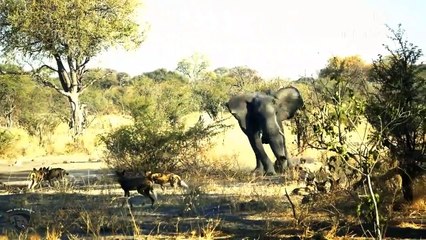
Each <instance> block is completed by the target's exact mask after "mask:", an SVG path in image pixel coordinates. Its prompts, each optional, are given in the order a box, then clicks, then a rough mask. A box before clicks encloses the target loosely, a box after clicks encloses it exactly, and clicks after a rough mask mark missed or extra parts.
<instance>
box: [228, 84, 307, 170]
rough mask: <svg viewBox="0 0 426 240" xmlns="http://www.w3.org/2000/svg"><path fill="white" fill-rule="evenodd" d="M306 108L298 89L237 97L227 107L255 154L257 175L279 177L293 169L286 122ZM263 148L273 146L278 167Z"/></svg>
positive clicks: (287, 88)
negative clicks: (286, 135)
mask: <svg viewBox="0 0 426 240" xmlns="http://www.w3.org/2000/svg"><path fill="white" fill-rule="evenodd" d="M302 106H303V99H302V96H301V94H300V92H299V90H297V89H296V88H295V87H284V88H281V89H279V90H278V91H276V92H267V93H266V92H265V93H264V92H256V93H246V94H241V95H236V96H233V97H232V98H231V99H230V100H229V101H228V102H227V103H226V107H227V108H228V110H229V111H230V112H231V114H232V115H233V116H234V117H235V118H236V119H237V120H238V123H239V125H240V127H241V130H242V131H243V132H244V133H245V134H246V135H247V137H248V140H249V142H250V145H251V147H252V149H253V151H254V154H255V156H256V168H255V171H258V172H260V173H264V174H266V175H275V174H276V172H280V173H282V172H283V171H284V170H285V168H287V167H288V166H289V165H290V163H289V161H288V160H289V155H288V152H287V148H286V144H285V137H284V128H283V125H282V121H284V120H287V119H290V118H292V117H293V116H294V115H295V113H296V112H297V110H299V109H300V108H301V107H302ZM263 144H269V145H270V147H271V149H272V152H273V153H274V155H275V157H276V161H275V165H273V164H272V161H271V160H270V159H269V157H268V155H267V154H266V152H265V150H264V148H263Z"/></svg>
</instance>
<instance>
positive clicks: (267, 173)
mask: <svg viewBox="0 0 426 240" xmlns="http://www.w3.org/2000/svg"><path fill="white" fill-rule="evenodd" d="M274 175H277V173H276V172H275V170H272V171H267V172H265V174H264V176H274Z"/></svg>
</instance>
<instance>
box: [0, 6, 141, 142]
mask: <svg viewBox="0 0 426 240" xmlns="http://www.w3.org/2000/svg"><path fill="white" fill-rule="evenodd" d="M138 2H139V1H137V0H106V1H96V0H87V1H80V0H69V1H60V0H37V1H32V0H3V1H1V4H0V47H1V48H2V52H3V53H5V54H7V55H8V56H14V57H17V58H19V57H21V56H22V57H24V58H27V59H29V60H30V61H31V63H32V64H33V65H36V66H35V68H36V69H37V70H38V71H36V72H37V73H40V70H42V69H49V70H50V71H52V72H53V73H55V74H56V76H57V77H58V80H52V79H49V78H47V77H46V75H42V74H37V75H36V76H37V77H38V80H39V81H41V82H43V83H44V85H45V86H48V87H51V88H53V89H55V90H56V91H57V92H59V93H60V94H62V95H63V96H65V97H66V98H67V100H68V102H69V105H70V109H71V114H70V127H71V128H72V129H73V130H74V135H78V134H80V133H81V132H82V131H83V129H84V122H85V116H84V109H83V108H82V107H81V103H80V99H79V97H80V94H81V93H83V91H84V90H85V89H86V88H87V87H88V86H90V85H91V84H92V83H93V81H92V82H85V81H84V80H83V75H84V74H85V72H86V66H87V64H88V63H89V61H90V60H91V59H92V58H93V57H94V56H96V55H97V54H99V53H100V52H101V51H103V50H105V49H108V48H110V47H112V46H123V47H125V48H127V49H131V48H133V47H137V46H139V45H140V44H141V43H142V41H143V36H144V32H143V30H142V28H140V26H139V24H138V23H137V22H136V18H135V10H136V9H137V7H138ZM37 63H38V64H37ZM56 81H59V84H60V85H58V84H57V83H56Z"/></svg>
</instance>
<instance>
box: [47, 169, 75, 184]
mask: <svg viewBox="0 0 426 240" xmlns="http://www.w3.org/2000/svg"><path fill="white" fill-rule="evenodd" d="M43 170H44V178H43V180H45V181H48V182H49V185H50V186H52V184H53V180H62V179H63V178H64V177H65V176H66V175H69V173H68V172H67V171H66V170H65V169H63V168H51V169H49V167H47V168H43Z"/></svg>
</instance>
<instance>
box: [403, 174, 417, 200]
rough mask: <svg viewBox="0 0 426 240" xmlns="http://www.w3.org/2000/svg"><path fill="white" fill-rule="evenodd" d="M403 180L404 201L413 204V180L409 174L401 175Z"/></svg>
mask: <svg viewBox="0 0 426 240" xmlns="http://www.w3.org/2000/svg"><path fill="white" fill-rule="evenodd" d="M401 179H402V187H401V188H402V194H403V196H404V199H405V200H406V201H408V202H413V200H414V194H413V179H412V177H411V176H410V175H409V174H408V173H405V172H403V173H401Z"/></svg>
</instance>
